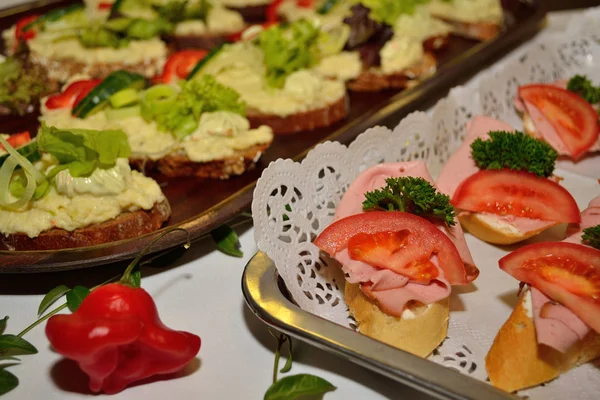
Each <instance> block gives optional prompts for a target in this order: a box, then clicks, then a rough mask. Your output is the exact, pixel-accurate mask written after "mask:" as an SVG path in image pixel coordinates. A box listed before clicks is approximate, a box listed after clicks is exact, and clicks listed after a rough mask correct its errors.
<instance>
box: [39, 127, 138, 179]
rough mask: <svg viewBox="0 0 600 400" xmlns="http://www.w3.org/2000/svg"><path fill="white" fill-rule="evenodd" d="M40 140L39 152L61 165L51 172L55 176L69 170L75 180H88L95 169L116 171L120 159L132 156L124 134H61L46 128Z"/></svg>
mask: <svg viewBox="0 0 600 400" xmlns="http://www.w3.org/2000/svg"><path fill="white" fill-rule="evenodd" d="M37 138H38V139H37V141H38V148H39V149H40V151H42V152H46V153H50V154H52V155H53V156H54V157H56V159H57V160H58V162H59V164H60V165H59V167H57V168H54V169H53V170H52V172H53V173H54V174H56V173H58V172H59V171H61V170H63V169H68V170H69V173H70V174H71V176H73V177H80V176H89V175H90V174H91V173H92V172H94V170H95V169H96V168H103V169H106V168H111V167H114V166H115V164H116V162H117V158H128V157H129V155H130V154H131V149H130V147H129V143H128V142H127V136H126V135H125V133H123V131H121V130H106V131H94V130H87V129H70V130H62V129H58V128H55V127H48V126H46V125H45V124H44V125H42V127H41V128H40V131H39V133H38V136H37ZM55 171H56V172H55Z"/></svg>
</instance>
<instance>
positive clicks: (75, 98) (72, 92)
mask: <svg viewBox="0 0 600 400" xmlns="http://www.w3.org/2000/svg"><path fill="white" fill-rule="evenodd" d="M100 82H102V80H101V79H90V80H82V81H76V82H73V83H71V84H70V85H69V86H67V88H66V89H65V90H64V91H63V92H62V93H57V94H53V95H52V96H50V97H48V99H47V100H46V108H48V109H49V110H54V109H57V108H69V107H75V106H76V105H77V104H78V103H79V102H80V101H81V100H82V99H83V98H84V97H85V96H87V95H88V93H89V92H90V91H91V90H92V89H93V88H95V87H96V86H98V84H100Z"/></svg>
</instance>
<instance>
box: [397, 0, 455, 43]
mask: <svg viewBox="0 0 600 400" xmlns="http://www.w3.org/2000/svg"><path fill="white" fill-rule="evenodd" d="M451 30H452V27H451V26H450V25H448V24H446V23H445V22H443V21H440V20H439V19H435V18H433V17H432V16H431V14H429V12H428V11H427V8H426V7H425V6H419V7H417V9H416V10H415V12H414V14H412V15H411V14H401V15H400V17H398V19H397V20H396V23H395V24H394V35H395V36H398V37H402V36H405V37H409V38H412V39H414V40H416V41H419V42H422V41H424V40H426V39H428V38H431V37H434V36H445V35H447V34H448V33H450V31H451Z"/></svg>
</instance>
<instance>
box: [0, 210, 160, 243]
mask: <svg viewBox="0 0 600 400" xmlns="http://www.w3.org/2000/svg"><path fill="white" fill-rule="evenodd" d="M170 215H171V207H170V205H169V203H168V202H167V200H165V201H163V202H160V203H156V204H154V207H152V209H150V210H137V211H131V212H124V213H122V214H120V215H119V216H118V217H116V218H113V219H111V220H109V221H106V222H103V223H101V224H94V225H90V226H86V227H84V228H79V229H75V230H74V231H66V230H64V229H57V228H53V229H50V230H48V231H45V232H42V233H41V234H40V235H39V236H37V237H35V238H30V237H29V236H27V235H26V234H25V233H15V234H12V235H8V236H4V235H1V234H0V250H17V251H23V250H62V249H70V248H74V247H84V246H95V245H98V244H102V243H108V242H115V241H117V240H123V239H129V238H134V237H137V236H140V235H144V234H146V233H150V232H153V231H155V230H157V229H159V228H160V227H161V226H162V224H163V223H164V222H165V221H167V220H168V219H169V216H170Z"/></svg>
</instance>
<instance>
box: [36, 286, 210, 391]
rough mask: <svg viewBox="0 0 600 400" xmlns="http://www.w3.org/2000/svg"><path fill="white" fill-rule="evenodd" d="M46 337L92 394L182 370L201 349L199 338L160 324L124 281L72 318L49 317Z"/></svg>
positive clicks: (144, 297)
mask: <svg viewBox="0 0 600 400" xmlns="http://www.w3.org/2000/svg"><path fill="white" fill-rule="evenodd" d="M46 336H47V337H48V340H49V341H50V344H51V345H52V347H54V349H55V350H56V351H57V352H58V353H60V354H62V355H63V356H65V357H66V358H69V359H72V360H74V361H76V362H77V363H78V364H79V367H80V368H81V369H82V370H83V371H84V372H85V373H86V374H87V375H88V376H89V377H90V382H89V386H90V389H91V390H92V391H93V392H100V391H104V392H105V393H107V394H113V393H117V392H120V391H121V390H123V389H124V388H125V387H126V386H127V385H129V384H130V383H132V382H135V381H139V380H141V379H145V378H148V377H151V376H153V375H158V374H170V373H174V372H177V371H180V370H181V369H183V367H185V366H186V365H187V364H188V363H189V362H190V361H191V360H192V359H193V358H194V357H195V356H196V354H198V351H199V350H200V338H199V337H198V336H196V335H193V334H191V333H188V332H183V331H174V330H171V329H169V328H167V327H166V326H164V325H163V323H162V322H161V320H160V318H159V316H158V312H157V310H156V305H155V304H154V301H153V300H152V297H150V295H149V294H148V293H147V292H146V291H145V290H144V289H141V288H133V287H130V286H127V285H124V284H122V283H112V284H108V285H105V286H101V287H99V288H98V289H96V290H93V291H92V292H91V293H90V294H89V295H88V296H87V297H86V298H85V299H84V300H83V302H82V303H81V305H80V306H79V308H78V309H77V310H76V311H75V312H74V313H73V314H70V315H68V314H67V315H55V316H53V317H52V318H50V319H49V320H48V324H47V325H46Z"/></svg>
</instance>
